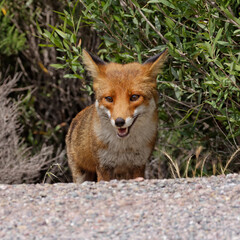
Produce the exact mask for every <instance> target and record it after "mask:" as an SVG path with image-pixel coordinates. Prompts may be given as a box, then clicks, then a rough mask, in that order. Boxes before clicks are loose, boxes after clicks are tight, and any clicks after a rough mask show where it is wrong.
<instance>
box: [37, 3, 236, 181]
mask: <svg viewBox="0 0 240 240" xmlns="http://www.w3.org/2000/svg"><path fill="white" fill-rule="evenodd" d="M79 2H80V3H79ZM239 8H240V1H239V0H237V1H236V0H230V1H225V0H219V1H216V0H215V1H209V0H187V1H178V0H149V1H135V0H131V1H124V0H122V1H118V0H108V1H100V0H98V1H90V0H82V1H69V6H68V9H67V10H65V11H64V12H61V13H59V12H58V14H59V16H60V17H61V19H62V22H61V23H59V24H58V25H57V26H50V27H51V28H52V32H49V31H47V30H46V29H45V30H44V31H42V30H41V29H40V28H39V32H40V34H41V36H42V37H43V38H44V39H45V40H48V41H49V42H50V45H49V46H52V47H55V48H57V51H59V52H61V53H62V57H61V58H59V63H54V65H52V66H54V67H56V68H61V69H65V70H66V73H67V74H66V75H65V77H70V78H72V77H74V78H78V79H80V81H82V83H83V86H84V87H85V88H86V89H87V90H88V91H91V84H90V83H88V82H85V81H84V80H83V75H82V73H83V68H82V65H81V64H80V62H79V60H80V56H81V44H80V43H81V41H82V42H84V39H83V38H82V39H81V41H80V40H79V39H77V32H78V31H81V27H82V26H84V25H87V26H91V27H92V28H94V29H95V30H96V31H98V34H99V36H100V38H101V40H102V42H101V44H100V46H99V50H98V52H97V54H98V55H100V56H101V57H102V58H105V59H107V60H111V61H115V62H121V63H122V62H125V63H127V62H131V61H134V60H135V61H139V62H142V61H143V59H145V58H146V57H147V56H152V55H154V54H157V53H159V52H160V51H162V50H163V49H165V48H166V47H167V48H168V49H169V53H170V58H169V62H168V63H167V64H166V67H165V70H164V72H163V74H162V76H161V77H159V78H158V89H159V95H160V100H159V119H160V128H159V141H158V144H157V146H156V152H155V153H154V160H153V161H152V162H155V163H156V164H155V165H157V166H159V165H162V163H163V162H166V161H165V160H164V159H166V158H167V159H170V160H171V161H170V163H172V164H170V169H171V170H172V175H176V172H177V175H178V176H203V175H209V174H221V173H226V172H228V171H239V165H238V164H234V163H237V161H236V159H237V160H239V158H237V154H235V155H236V156H235V155H234V157H235V158H234V159H233V158H230V156H233V155H232V154H233V153H234V152H236V151H237V149H239V145H240V104H239V103H240V99H239V98H240V96H239V95H240V91H239V90H240V84H239V80H240V63H239V60H240V54H239V52H240V46H239V42H240V17H239ZM69 70H70V72H69ZM229 159H231V161H232V162H233V163H232V164H229V162H228V164H227V166H228V167H229V168H228V169H227V170H226V169H225V168H224V166H225V165H226V163H227V160H229ZM153 165H154V164H153ZM170 172H171V171H168V173H167V174H166V173H164V174H162V173H159V172H157V173H156V174H154V175H155V176H160V175H161V176H165V177H168V176H169V175H170V174H169V173H170Z"/></svg>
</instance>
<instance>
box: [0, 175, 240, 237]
mask: <svg viewBox="0 0 240 240" xmlns="http://www.w3.org/2000/svg"><path fill="white" fill-rule="evenodd" d="M0 239H84V240H86V239H114V240H115V239H123V240H129V239H141V240H142V239H201V240H202V239H214V240H215V239H218V240H219V239H236V240H239V239H240V175H237V174H231V175H227V176H218V177H210V178H195V179H175V180H174V179H171V180H144V181H142V180H141V179H138V180H131V181H115V180H114V181H111V182H100V183H93V182H85V183H83V184H82V185H76V184H73V183H69V184H53V185H49V184H37V185H0Z"/></svg>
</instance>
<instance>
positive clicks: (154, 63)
mask: <svg viewBox="0 0 240 240" xmlns="http://www.w3.org/2000/svg"><path fill="white" fill-rule="evenodd" d="M167 58H168V49H165V50H164V51H163V52H161V53H159V54H158V55H156V56H153V57H151V58H149V59H148V60H147V61H146V62H144V63H143V65H146V66H149V69H148V71H149V74H150V76H151V77H154V78H156V77H157V75H158V74H159V73H160V72H161V70H162V68H163V65H164V62H165V61H166V60H167Z"/></svg>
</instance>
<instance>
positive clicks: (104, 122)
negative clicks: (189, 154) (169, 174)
mask: <svg viewBox="0 0 240 240" xmlns="http://www.w3.org/2000/svg"><path fill="white" fill-rule="evenodd" d="M96 105H97V104H96ZM96 107H97V110H98V113H99V116H100V123H99V124H96V125H95V129H94V130H95V133H96V135H97V137H98V138H99V139H100V140H101V141H102V142H104V143H105V144H106V145H107V146H108V147H107V149H99V150H98V153H97V154H98V157H99V162H100V166H103V167H104V166H105V167H106V166H107V167H113V168H114V167H118V166H142V165H144V164H146V162H147V160H148V158H149V156H150V154H151V150H152V147H151V145H150V142H152V141H153V138H154V137H155V135H156V131H157V122H156V121H155V119H154V112H155V109H156V104H155V102H154V100H153V99H152V100H151V101H150V103H149V105H148V106H145V107H143V106H141V109H140V113H139V116H138V118H137V119H136V121H135V122H134V124H133V125H132V127H131V129H130V132H129V135H128V136H126V137H124V138H120V137H118V136H117V133H116V129H115V128H114V127H113V126H112V124H111V122H110V119H109V116H107V115H106V111H105V113H104V110H103V109H100V108H98V106H96Z"/></svg>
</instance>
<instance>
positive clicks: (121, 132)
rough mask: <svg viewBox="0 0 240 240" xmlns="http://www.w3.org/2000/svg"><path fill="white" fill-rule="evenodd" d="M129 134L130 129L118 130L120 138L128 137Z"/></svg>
mask: <svg viewBox="0 0 240 240" xmlns="http://www.w3.org/2000/svg"><path fill="white" fill-rule="evenodd" d="M128 133H129V127H127V128H118V129H117V134H118V136H119V137H126V136H127V135H128Z"/></svg>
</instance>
